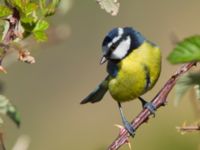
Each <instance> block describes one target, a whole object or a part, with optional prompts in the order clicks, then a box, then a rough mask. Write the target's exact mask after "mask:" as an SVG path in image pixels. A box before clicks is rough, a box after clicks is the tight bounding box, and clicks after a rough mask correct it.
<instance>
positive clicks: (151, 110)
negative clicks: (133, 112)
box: [143, 102, 156, 117]
mask: <svg viewBox="0 0 200 150" xmlns="http://www.w3.org/2000/svg"><path fill="white" fill-rule="evenodd" d="M143 108H146V109H148V110H149V111H150V112H151V114H152V115H153V116H154V117H155V111H156V106H155V105H154V104H152V103H151V102H146V103H145V104H144V105H143Z"/></svg>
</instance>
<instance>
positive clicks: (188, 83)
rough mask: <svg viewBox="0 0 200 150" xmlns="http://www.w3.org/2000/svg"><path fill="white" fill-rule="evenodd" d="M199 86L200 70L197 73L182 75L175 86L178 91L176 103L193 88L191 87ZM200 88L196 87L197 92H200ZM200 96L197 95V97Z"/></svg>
mask: <svg viewBox="0 0 200 150" xmlns="http://www.w3.org/2000/svg"><path fill="white" fill-rule="evenodd" d="M194 86H196V87H199V86H200V72H195V73H188V74H186V75H184V76H182V77H181V78H180V79H179V80H178V82H177V83H176V86H175V92H176V97H175V105H177V104H178V103H179V102H180V100H181V99H182V97H183V96H184V94H185V93H186V92H187V91H188V90H189V89H191V87H194ZM199 90H200V89H199V88H195V91H196V94H197V93H199V92H200V91H199ZM198 98H199V96H198V95H197V99H198Z"/></svg>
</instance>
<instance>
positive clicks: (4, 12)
mask: <svg viewBox="0 0 200 150" xmlns="http://www.w3.org/2000/svg"><path fill="white" fill-rule="evenodd" d="M11 14H12V11H11V10H10V9H9V8H7V7H6V6H2V5H0V17H7V16H9V15H11Z"/></svg>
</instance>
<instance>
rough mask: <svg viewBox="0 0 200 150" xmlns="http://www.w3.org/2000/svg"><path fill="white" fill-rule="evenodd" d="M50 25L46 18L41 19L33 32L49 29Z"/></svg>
mask: <svg viewBox="0 0 200 150" xmlns="http://www.w3.org/2000/svg"><path fill="white" fill-rule="evenodd" d="M48 27H49V23H48V22H46V21H44V20H39V21H38V22H37V24H36V26H35V28H34V29H33V32H38V31H44V30H46V29H48Z"/></svg>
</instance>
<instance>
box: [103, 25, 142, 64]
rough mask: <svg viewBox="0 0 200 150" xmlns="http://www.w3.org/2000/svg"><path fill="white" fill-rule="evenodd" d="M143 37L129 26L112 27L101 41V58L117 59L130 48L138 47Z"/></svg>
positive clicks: (123, 55) (124, 55) (127, 52)
mask: <svg viewBox="0 0 200 150" xmlns="http://www.w3.org/2000/svg"><path fill="white" fill-rule="evenodd" d="M144 40H145V38H144V37H143V36H142V35H141V34H140V33H139V32H138V31H136V30H134V29H133V28H131V27H124V28H114V29H112V30H111V31H110V32H109V33H108V34H107V35H106V37H105V38H104V40H103V43H102V49H103V59H102V60H101V63H104V62H105V61H106V60H116V61H119V60H121V59H123V58H124V57H126V56H127V55H128V54H129V53H130V52H131V51H132V50H134V49H136V48H138V47H139V46H140V45H141V44H142V43H143V42H144Z"/></svg>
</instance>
